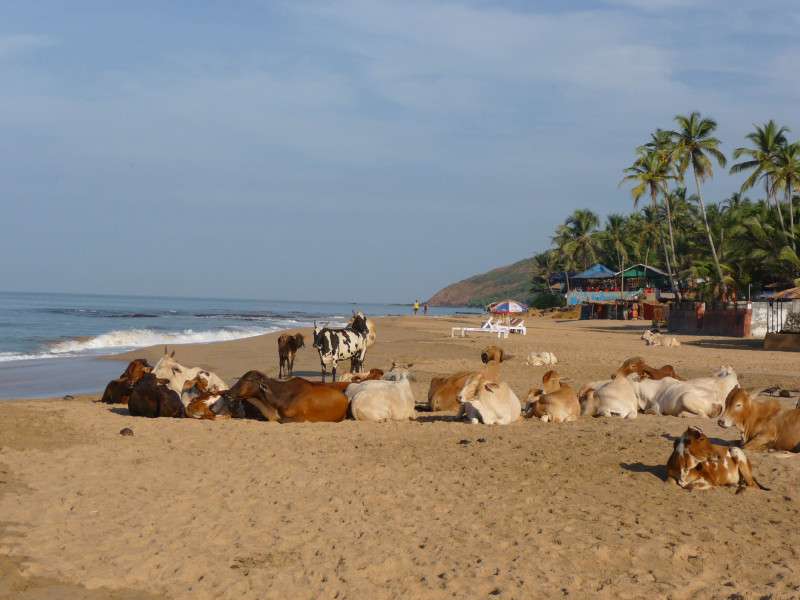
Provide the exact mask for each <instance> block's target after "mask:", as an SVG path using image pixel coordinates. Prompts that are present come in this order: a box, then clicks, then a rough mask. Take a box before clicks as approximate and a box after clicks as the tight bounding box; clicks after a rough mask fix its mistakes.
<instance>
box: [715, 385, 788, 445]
mask: <svg viewBox="0 0 800 600" xmlns="http://www.w3.org/2000/svg"><path fill="white" fill-rule="evenodd" d="M718 423H719V425H720V427H725V428H730V427H736V429H738V430H739V432H740V433H741V434H742V441H743V446H742V447H743V448H745V449H747V450H765V449H769V450H787V451H789V452H800V409H798V408H794V409H784V408H783V407H782V406H781V404H780V402H778V401H777V400H767V401H765V402H759V401H756V400H754V399H753V398H751V397H750V394H748V393H747V392H746V391H745V390H743V389H741V388H740V387H735V388H733V389H732V390H731V391H730V393H729V394H728V397H727V398H726V399H725V410H724V411H723V413H722V416H721V417H720V418H719V421H718Z"/></svg>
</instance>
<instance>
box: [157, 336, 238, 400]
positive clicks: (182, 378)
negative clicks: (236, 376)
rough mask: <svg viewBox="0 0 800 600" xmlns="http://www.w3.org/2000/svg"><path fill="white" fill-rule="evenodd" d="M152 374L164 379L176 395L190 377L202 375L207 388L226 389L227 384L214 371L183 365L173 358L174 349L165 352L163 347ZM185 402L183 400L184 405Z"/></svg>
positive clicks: (179, 394) (180, 393)
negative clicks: (162, 353)
mask: <svg viewBox="0 0 800 600" xmlns="http://www.w3.org/2000/svg"><path fill="white" fill-rule="evenodd" d="M152 372H153V375H155V376H156V377H157V378H158V379H166V380H167V381H168V383H167V386H168V387H169V388H170V389H172V390H174V391H175V392H176V393H177V394H178V396H181V395H182V394H183V385H184V384H185V383H186V382H187V381H189V380H190V379H194V378H195V377H197V376H200V377H202V378H203V379H205V380H206V382H207V384H208V389H214V388H216V389H217V390H218V391H223V390H227V389H228V385H227V384H226V383H225V382H224V381H223V380H222V378H220V377H219V375H217V374H216V373H212V372H211V371H206V370H205V369H201V368H200V367H185V366H183V365H182V364H180V363H179V362H178V361H176V360H175V351H174V350H173V351H172V354H167V349H166V348H164V356H162V357H161V360H159V361H158V362H157V363H156V366H155V367H153V371H152ZM186 405H187V402H184V406H186Z"/></svg>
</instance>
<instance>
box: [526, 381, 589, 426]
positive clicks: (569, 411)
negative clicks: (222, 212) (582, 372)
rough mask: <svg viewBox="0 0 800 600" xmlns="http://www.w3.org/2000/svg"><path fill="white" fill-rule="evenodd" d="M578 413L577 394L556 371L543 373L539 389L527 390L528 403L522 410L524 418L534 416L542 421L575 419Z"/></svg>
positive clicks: (560, 421) (556, 421)
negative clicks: (563, 381)
mask: <svg viewBox="0 0 800 600" xmlns="http://www.w3.org/2000/svg"><path fill="white" fill-rule="evenodd" d="M580 414H581V406H580V404H579V403H578V395H577V394H576V393H575V390H573V389H572V388H571V387H570V386H569V385H567V384H566V383H562V382H561V378H560V377H559V375H558V373H557V372H556V371H548V372H547V373H545V374H544V376H543V377H542V387H541V389H531V390H530V391H529V392H528V403H527V405H526V407H525V410H524V416H525V417H526V418H529V419H530V418H531V417H536V418H538V419H541V420H542V421H544V422H552V423H564V422H567V421H575V420H577V418H578V417H579V416H580Z"/></svg>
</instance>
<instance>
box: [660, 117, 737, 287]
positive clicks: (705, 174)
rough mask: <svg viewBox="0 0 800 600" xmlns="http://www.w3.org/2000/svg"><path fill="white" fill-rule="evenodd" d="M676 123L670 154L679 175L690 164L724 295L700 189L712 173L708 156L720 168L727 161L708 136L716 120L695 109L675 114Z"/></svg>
mask: <svg viewBox="0 0 800 600" xmlns="http://www.w3.org/2000/svg"><path fill="white" fill-rule="evenodd" d="M675 122H676V123H677V124H678V129H677V131H673V132H672V139H673V141H674V144H675V146H674V150H673V156H674V159H675V163H676V165H677V169H678V172H679V173H680V176H681V178H683V177H684V176H685V174H686V171H687V170H688V169H689V167H690V166H691V167H692V174H693V175H694V183H695V186H696V187H697V201H698V204H699V205H700V212H701V213H702V216H703V224H704V225H705V228H706V235H707V236H708V245H709V247H710V248H711V257H712V258H713V260H714V267H715V269H716V272H717V280H718V281H719V284H720V289H721V291H722V293H723V295H724V294H725V292H726V291H727V288H726V281H725V276H724V275H723V273H722V267H721V266H720V262H719V257H718V256H717V249H716V247H715V246H714V238H713V237H712V235H711V228H710V227H709V226H708V215H707V214H706V206H705V204H704V203H703V194H702V192H701V190H700V181H704V180H705V179H707V178H709V177H713V175H714V171H713V169H712V167H711V160H710V159H709V156H710V157H712V158H713V159H714V160H716V161H717V164H718V165H719V166H720V167H724V166H725V163H726V162H727V161H726V159H725V155H724V154H723V153H722V152H721V151H720V149H719V144H720V142H719V140H718V139H717V138H715V137H713V136H712V135H711V134H713V133H714V131H715V130H716V129H717V122H716V121H715V120H714V119H710V118H703V117H702V116H701V115H700V113H699V112H697V111H695V112H692V113H691V114H689V115H688V116H686V115H677V116H676V117H675Z"/></svg>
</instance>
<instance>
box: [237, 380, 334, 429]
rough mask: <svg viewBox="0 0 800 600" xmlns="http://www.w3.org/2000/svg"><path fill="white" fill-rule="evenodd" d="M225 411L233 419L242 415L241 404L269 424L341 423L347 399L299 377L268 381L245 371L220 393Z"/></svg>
mask: <svg viewBox="0 0 800 600" xmlns="http://www.w3.org/2000/svg"><path fill="white" fill-rule="evenodd" d="M222 397H223V399H224V401H225V402H226V405H227V410H229V411H230V413H231V414H232V415H233V416H234V417H237V418H239V417H243V416H245V414H246V413H245V410H244V407H243V406H242V403H243V401H244V402H248V403H249V404H251V405H253V406H254V407H255V408H256V409H257V410H258V412H260V413H261V415H262V416H263V417H264V418H265V419H266V420H268V421H278V422H279V423H300V422H305V421H311V422H317V421H342V420H343V419H345V418H346V417H347V407H348V400H347V396H345V395H344V393H343V392H342V391H341V390H340V389H337V388H336V387H335V386H334V385H330V384H322V383H312V382H310V381H307V380H305V379H301V378H299V377H293V378H291V379H288V380H286V381H281V380H278V379H270V378H269V377H267V376H266V375H264V374H263V373H261V372H259V371H248V372H247V373H245V374H244V375H242V377H241V378H239V380H238V381H237V382H236V384H235V385H234V386H233V387H231V388H230V389H228V390H225V391H223V392H222Z"/></svg>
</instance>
